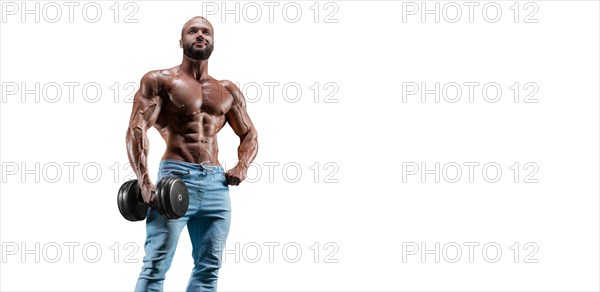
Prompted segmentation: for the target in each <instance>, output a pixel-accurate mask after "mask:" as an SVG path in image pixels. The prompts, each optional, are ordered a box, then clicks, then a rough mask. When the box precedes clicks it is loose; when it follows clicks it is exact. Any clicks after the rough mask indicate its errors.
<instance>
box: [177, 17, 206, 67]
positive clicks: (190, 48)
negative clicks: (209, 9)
mask: <svg viewBox="0 0 600 292" xmlns="http://www.w3.org/2000/svg"><path fill="white" fill-rule="evenodd" d="M179 45H180V46H181V47H182V48H183V53H184V54H185V55H186V56H188V57H190V58H192V59H194V60H206V59H208V57H210V54H212V51H213V48H214V41H213V27H212V25H211V24H210V22H208V20H206V19H204V18H193V19H192V20H190V21H188V22H187V23H186V24H185V25H184V27H183V30H182V32H181V40H180V41H179Z"/></svg>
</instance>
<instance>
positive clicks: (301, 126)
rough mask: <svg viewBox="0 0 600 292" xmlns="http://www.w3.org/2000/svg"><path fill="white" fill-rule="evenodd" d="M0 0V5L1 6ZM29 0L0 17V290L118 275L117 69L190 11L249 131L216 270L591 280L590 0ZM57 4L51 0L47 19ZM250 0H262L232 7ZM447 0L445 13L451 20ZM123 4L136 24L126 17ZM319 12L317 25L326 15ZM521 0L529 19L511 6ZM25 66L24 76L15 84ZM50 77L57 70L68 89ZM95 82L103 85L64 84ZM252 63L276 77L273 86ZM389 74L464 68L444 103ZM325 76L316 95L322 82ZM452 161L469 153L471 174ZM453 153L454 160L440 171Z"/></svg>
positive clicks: (594, 256)
mask: <svg viewBox="0 0 600 292" xmlns="http://www.w3.org/2000/svg"><path fill="white" fill-rule="evenodd" d="M6 3H7V2H6V1H4V2H3V4H2V5H3V6H2V8H3V11H4V12H6V10H4V9H12V7H15V6H10V7H8V6H6V5H12V4H6ZM12 3H16V5H17V6H16V7H18V8H19V9H21V7H20V6H19V5H20V3H21V2H12ZM39 3H40V10H39V17H40V19H39V21H36V20H35V15H34V14H30V15H25V17H26V18H25V19H24V21H23V20H22V19H21V15H22V11H21V10H19V11H17V12H16V13H15V14H14V15H13V14H12V13H8V15H4V14H3V15H2V17H3V18H2V22H1V23H0V25H1V30H0V36H1V47H0V49H1V55H0V57H1V61H0V63H1V72H0V73H1V74H0V75H1V79H2V80H1V81H2V90H3V92H2V103H1V131H0V132H1V160H2V188H1V191H2V193H1V197H0V198H1V202H0V208H1V211H0V216H1V218H0V219H1V221H0V222H1V223H0V224H1V225H0V231H1V233H0V239H1V241H2V262H1V266H0V277H1V280H0V283H1V284H0V290H11V291H13V290H14V291H18V290H22V291H25V290H26V291H35V290H44V291H48V290H60V291H84V290H96V291H98V290H102V291H127V290H133V288H134V286H135V282H136V279H137V276H138V274H139V271H140V268H141V259H142V257H143V250H142V249H141V248H142V246H143V242H144V236H145V230H144V223H143V222H136V223H131V222H128V221H126V220H125V219H123V218H122V217H121V215H120V214H119V212H118V209H117V205H116V194H117V190H118V188H119V186H120V184H121V183H123V182H124V181H126V180H128V179H130V178H131V177H130V174H131V170H130V169H129V168H127V163H128V161H127V156H126V150H125V130H126V128H127V123H128V119H129V115H130V111H131V103H130V102H128V101H126V99H127V94H129V93H131V92H133V89H132V88H133V87H125V86H126V85H127V84H128V82H134V83H135V84H137V83H138V82H139V80H140V78H141V76H142V75H143V74H144V73H146V72H147V71H150V70H154V69H161V68H170V67H173V66H176V65H178V64H179V62H181V55H182V53H181V49H180V48H179V46H178V40H179V36H180V35H179V34H180V29H181V26H182V25H183V24H184V23H185V21H187V20H188V19H189V18H191V17H193V16H196V15H202V14H205V15H207V17H208V18H209V20H211V22H212V23H213V25H214V28H215V51H214V53H213V55H212V57H211V61H210V67H209V73H210V74H211V75H212V76H214V77H215V78H217V79H229V80H232V81H234V82H237V83H239V84H240V88H242V89H243V91H244V89H245V91H244V93H245V94H246V97H247V99H248V100H249V101H248V103H247V108H248V112H249V114H250V116H251V118H252V120H253V122H254V124H255V126H256V128H257V130H258V133H259V145H260V149H259V154H258V156H257V158H256V160H255V162H256V164H255V165H254V166H253V168H252V169H251V171H250V173H249V178H250V179H252V180H253V181H254V182H245V183H243V184H242V185H240V186H239V187H231V197H232V205H233V217H232V220H233V221H232V227H231V231H230V234H229V238H228V244H227V247H228V250H229V251H228V252H229V253H228V254H227V255H226V256H225V263H224V264H223V268H222V269H221V272H220V280H219V289H220V290H222V291H242V290H244V291H274V290H277V291H299V290H319V291H341V290H348V291H359V290H369V291H372V290H380V291H391V290H426V291H448V290H462V291H469V290H473V291H485V290H518V291H526V290H536V291H540V290H543V291H566V290H571V291H573V290H578V291H579V290H581V291H597V290H599V289H600V286H599V285H600V284H599V278H598V275H599V274H600V271H599V253H598V250H599V249H598V247H599V241H598V239H599V229H600V228H599V215H598V214H599V210H598V208H599V200H598V198H599V196H598V194H599V189H598V178H599V168H598V161H599V157H598V149H599V144H598V141H599V133H600V131H599V129H598V126H599V119H598V110H599V103H598V101H599V98H598V97H599V92H598V89H599V85H598V80H599V74H598V72H599V71H598V69H599V67H598V66H599V59H598V57H599V35H600V33H599V21H598V18H599V17H598V16H599V5H598V2H596V1H572V2H567V1H541V2H533V3H532V4H530V5H529V6H527V9H526V6H525V2H521V3H520V4H519V11H520V14H519V16H518V18H517V19H516V20H517V22H515V19H514V16H515V14H514V13H515V8H516V6H513V5H514V3H515V2H513V1H502V2H500V1H498V2H495V3H493V4H495V5H497V6H494V7H500V11H501V13H502V14H501V17H500V19H499V21H497V22H492V21H491V20H490V18H494V17H495V15H494V10H493V9H492V8H490V9H492V10H489V11H488V13H489V15H488V16H489V17H488V18H487V19H486V18H484V17H483V16H482V7H483V6H484V5H485V4H486V3H488V2H477V3H478V4H479V5H478V6H473V7H474V14H473V19H472V22H471V21H469V14H468V13H469V10H468V6H466V5H469V4H466V5H465V3H464V2H456V5H454V4H450V6H444V5H448V2H438V3H439V4H440V13H442V14H440V19H439V21H438V22H436V20H435V19H434V17H435V16H434V15H425V17H426V18H425V20H424V21H422V20H421V18H420V17H421V14H420V11H419V12H418V13H417V14H415V15H405V16H406V18H405V19H404V20H405V21H404V22H403V19H402V16H403V12H407V10H406V9H408V8H410V7H418V8H420V7H419V5H420V4H421V2H410V3H408V4H407V3H405V4H404V6H403V4H402V3H401V2H369V3H367V2H350V1H348V2H334V3H333V4H331V5H329V6H327V7H326V6H324V3H323V2H322V3H320V5H319V6H318V9H319V11H320V14H319V16H318V18H317V21H316V22H315V19H314V18H313V17H314V16H315V14H314V13H315V8H317V7H316V6H313V5H314V3H315V2H313V1H309V2H297V4H298V7H300V9H301V11H302V17H301V19H300V21H298V22H295V23H293V22H291V21H290V20H289V19H285V18H284V17H283V16H282V7H283V5H284V3H281V4H280V5H279V6H275V7H274V14H273V21H272V22H270V21H269V14H268V13H269V10H268V7H267V6H265V5H264V3H262V2H255V3H257V5H256V6H244V5H248V3H247V2H239V5H240V6H239V7H240V8H239V10H238V13H240V16H239V20H238V21H236V20H235V19H234V16H235V15H223V13H222V11H217V12H216V13H213V14H212V15H208V14H206V13H205V12H206V10H205V9H206V8H207V7H208V6H207V4H204V5H203V4H202V3H203V2H200V1H193V2H192V1H190V2H169V3H167V2H132V3H133V4H132V5H131V6H127V7H125V6H124V3H121V4H120V6H119V7H118V9H119V11H120V14H119V15H118V17H117V19H116V20H117V21H116V22H115V19H114V18H113V17H115V14H114V12H115V10H114V9H115V8H116V6H112V5H114V2H113V1H110V2H97V3H98V4H97V5H98V7H100V9H101V11H102V15H101V18H100V20H99V21H97V22H95V23H92V22H91V21H90V20H89V19H88V20H86V19H85V18H84V17H83V16H82V7H83V6H84V5H85V2H81V3H78V4H79V5H78V6H73V7H74V14H73V21H72V23H71V22H70V21H69V18H68V13H69V11H68V7H67V6H65V5H64V3H62V2H56V3H57V6H44V5H48V4H47V2H39ZM211 3H212V4H208V5H215V6H211V7H218V8H219V9H220V6H219V5H221V2H211ZM435 3H436V2H427V5H428V6H427V7H426V8H428V9H433V8H434V7H435V6H434V5H435ZM412 4H415V5H416V6H410V5H412ZM28 5H29V6H27V7H26V8H29V9H33V8H34V4H33V3H28ZM50 5H54V4H50ZM227 5H228V6H227V7H226V8H228V9H235V6H234V5H235V4H233V3H228V4H227ZM250 5H253V4H250ZM453 5H454V6H453ZM409 6H410V7H409ZM44 7H46V10H44ZM56 7H60V9H62V11H61V13H62V16H61V18H60V19H59V20H58V21H57V22H56V23H50V22H49V21H48V20H50V21H52V19H54V18H56V12H55V11H56V9H55V8H56ZM111 7H112V9H113V10H111ZM244 7H246V10H243V8H244ZM255 7H260V8H261V13H262V17H261V19H260V20H259V21H258V22H257V23H252V22H251V21H252V18H254V16H255V15H254V13H255V11H256V10H255V9H254V8H255ZM311 7H312V10H311ZM444 7H446V10H443V9H444ZM456 7H460V8H461V13H462V16H461V18H460V20H458V21H457V22H456V23H452V22H451V21H452V19H453V18H454V16H455V13H456V12H455V11H456V9H455V8H456ZM511 7H512V10H511ZM134 8H135V9H136V10H134ZM220 10H221V9H220ZM10 11H12V10H10ZM87 12H88V13H89V14H88V16H89V17H91V18H93V17H94V10H89V11H87ZM44 13H46V14H44ZM129 13H133V14H132V17H131V19H135V20H137V21H138V22H137V23H126V22H125V17H126V16H127V15H128V14H129ZM288 13H289V15H288V16H289V17H291V18H293V17H294V16H295V15H294V13H293V10H288ZM330 13H332V15H331V16H332V17H331V18H330V19H329V20H337V23H326V22H325V20H326V19H325V17H326V16H327V15H328V14H330ZM444 13H445V14H444ZM529 14H532V15H531V16H532V17H530V18H529V21H532V20H537V23H525V22H524V21H525V20H526V19H525V18H526V16H527V15H529ZM222 16H223V17H225V19H224V20H223V19H221V17H222ZM44 17H46V18H44ZM36 82H37V83H39V90H38V91H37V92H36V91H35V90H34V91H33V93H29V94H27V95H25V96H24V97H25V99H24V100H22V99H21V92H22V91H23V90H24V89H35V86H36V85H35V84H36ZM69 82H77V83H76V84H77V86H76V87H74V93H73V95H70V93H69V87H67V86H66V85H64V84H65V83H67V84H72V83H69ZM94 82H95V84H97V85H98V86H99V87H101V89H102V92H101V94H99V95H96V93H95V91H94V87H91V89H89V91H88V92H87V93H85V92H82V88H83V87H84V86H85V85H88V84H91V85H89V86H93V85H95V84H94ZM270 82H278V83H277V84H278V86H276V87H275V88H274V91H273V95H271V94H270V92H269V87H268V85H265V83H267V84H271V83H270ZM315 82H318V83H319V87H320V91H319V94H318V95H316V98H317V102H315V100H314V99H315V90H314V89H315V88H316V87H312V89H311V86H313V85H314V84H315ZM328 82H331V83H332V84H334V85H332V86H331V87H327V88H326V87H325V84H326V83H328ZM408 82H414V83H416V84H417V85H419V86H420V84H421V83H422V82H423V83H425V85H426V86H427V88H428V89H432V88H434V86H435V83H436V82H439V83H440V88H443V87H444V85H447V84H451V85H452V84H454V83H451V82H456V83H457V84H459V85H462V84H464V83H465V82H478V83H479V84H480V85H479V86H478V87H476V88H475V91H474V93H475V94H474V96H473V102H470V101H469V99H468V88H467V87H466V86H462V97H461V99H460V100H458V101H457V102H449V101H448V100H447V99H444V97H450V98H452V97H453V96H454V95H455V93H452V94H450V93H448V94H447V95H442V93H440V95H439V96H438V97H440V101H439V102H436V101H435V96H434V95H433V94H430V95H427V96H425V97H426V100H425V102H421V100H420V92H418V93H417V94H415V95H406V92H405V91H403V84H408ZM515 82H518V83H519V86H520V88H521V91H520V95H519V97H520V99H519V100H518V102H517V103H515V102H514V100H513V98H514V93H515V91H514V90H513V89H514V87H513V89H511V88H510V87H511V86H513V84H514V83H515ZM528 82H531V83H532V84H533V85H532V86H537V89H538V91H537V92H536V93H535V95H534V96H533V99H536V100H537V101H538V102H537V103H524V102H523V98H524V96H525V95H527V94H528V93H531V92H532V90H533V89H532V88H533V87H529V88H524V85H525V84H526V83H528ZM115 83H117V87H119V88H120V92H119V93H118V94H117V93H116V91H115V89H116V87H113V86H114V84H115ZM488 83H495V84H498V85H499V86H500V87H501V88H502V94H501V96H500V99H499V100H498V101H497V102H489V101H486V100H485V99H484V96H483V95H482V92H481V89H482V87H483V85H485V84H488ZM56 84H58V87H59V88H61V93H60V94H58V93H57V91H56V86H54V85H56ZM256 84H259V85H260V88H261V93H260V94H259V93H257V91H256V87H252V86H253V85H256ZM286 84H291V85H288V87H289V86H294V85H295V84H297V85H298V86H300V87H301V88H302V93H301V95H298V97H296V94H295V91H294V87H290V88H291V89H289V88H288V87H286V88H288V89H289V90H288V91H287V92H284V91H282V89H283V87H284V85H286ZM15 86H16V87H15ZM335 86H337V89H338V90H337V91H336V92H335V93H334V91H333V88H334V87H335ZM44 88H46V91H44V90H43V89H44ZM86 88H87V87H86ZM111 88H112V89H111ZM448 88H450V87H448ZM421 89H422V88H421ZM450 89H452V88H450ZM330 93H331V94H333V95H332V96H331V97H330V98H329V100H328V101H332V102H330V103H326V102H324V98H325V96H326V95H327V94H330ZM488 93H489V94H488V96H487V97H488V98H489V97H490V96H491V97H492V98H493V97H494V96H495V95H494V94H493V89H491V90H490V91H489V92H488ZM403 97H405V100H403ZM295 98H297V99H298V100H296V102H292V101H295V100H294V99H295ZM36 99H39V101H36ZM86 99H87V100H86ZM115 99H116V102H115ZM250 100H251V101H250ZM93 101H94V102H93ZM150 145H151V146H150V149H151V150H150V166H151V168H152V169H153V170H152V171H151V175H152V176H153V177H156V171H157V166H158V162H159V160H160V157H161V155H162V152H163V151H164V143H163V141H162V139H160V137H159V135H158V134H157V132H156V131H155V130H152V131H150ZM219 145H220V159H221V161H222V162H223V163H225V165H226V166H228V167H230V166H232V165H233V164H234V163H235V162H236V159H237V152H236V147H237V145H238V138H237V137H236V136H235V135H234V134H233V131H231V130H230V129H229V128H225V129H224V130H223V131H222V132H221V133H220V134H219ZM468 162H473V163H478V166H476V167H475V168H474V170H475V171H474V173H473V182H471V181H470V180H469V173H468V171H469V169H468V167H467V166H465V164H464V163H468ZM36 163H37V164H36ZM316 163H317V164H316ZM327 163H329V164H327ZM421 163H425V165H424V166H425V167H426V168H427V169H430V170H435V167H436V166H435V165H436V163H439V168H438V169H437V170H438V173H440V179H439V183H438V182H436V181H435V175H434V174H428V175H426V176H425V177H424V180H422V178H421V173H422V172H418V173H416V174H415V175H408V174H407V170H409V169H408V168H407V165H418V166H419V167H420V168H421ZM494 163H495V164H494ZM515 163H519V168H520V171H519V175H518V177H517V178H516V180H517V182H515V177H514V174H515V168H514V167H513V168H512V169H511V166H513V165H514V164H515ZM526 163H531V164H530V165H531V167H530V168H527V169H526V168H524V165H525V164H526ZM273 164H277V165H276V166H275V167H274V168H273V169H270V168H269V167H268V165H273ZM486 164H490V165H497V166H499V167H500V169H501V171H502V174H501V176H499V177H498V178H497V179H498V181H497V182H495V183H492V182H488V181H486V179H488V180H490V179H494V178H495V177H496V175H495V173H494V168H491V169H488V170H489V172H488V174H487V176H484V175H483V174H482V168H483V166H484V165H486ZM69 165H73V167H72V169H70V168H69ZM286 165H287V166H288V168H285V169H286V170H287V173H286V172H283V170H284V166H286ZM326 165H327V166H328V167H326ZM456 165H459V166H461V170H462V176H461V177H460V178H459V179H458V182H456V183H452V182H450V181H452V180H453V179H454V178H455V177H456V167H454V166H456ZM85 166H87V167H85ZM403 166H404V167H403ZM444 166H446V168H444ZM84 169H85V170H87V172H84V171H83V170H84ZM98 169H99V170H100V171H101V173H100V174H98V173H96V171H97V170H98ZM297 169H299V170H300V171H301V175H300V176H297V175H296V174H297V173H296V171H297ZM317 169H318V172H317ZM70 170H72V172H70ZM444 170H446V172H444ZM534 171H535V173H534V174H533V176H531V177H529V178H528V179H527V178H526V176H527V175H528V174H532V172H534ZM432 172H433V171H432ZM403 175H405V179H404V180H403ZM536 180H537V183H536V182H533V183H526V182H525V181H536ZM293 181H295V182H293ZM128 243H129V245H127V244H128ZM315 243H317V244H318V245H315ZM328 243H329V244H328ZM471 243H472V244H473V246H474V252H473V256H472V261H471V260H470V259H469V248H468V244H471ZM515 243H518V247H517V246H516V245H515ZM528 243H529V244H528ZM236 244H237V245H236ZM326 244H328V245H326ZM422 244H423V245H422ZM436 244H439V247H438V249H437V251H435V249H436ZM486 244H487V245H488V247H489V246H492V248H490V249H488V250H487V251H488V253H487V254H485V253H483V252H482V251H483V246H485V245H486ZM526 244H528V245H526ZM268 245H273V246H274V252H273V255H272V258H269V247H268ZM69 246H71V247H72V251H73V253H72V254H70V249H69ZM236 246H237V247H236ZM284 246H288V247H291V248H288V249H287V253H285V252H284V250H283V247H284ZM415 246H417V247H419V250H418V251H415V253H414V254H413V255H411V254H409V253H408V251H409V249H407V248H410V247H415ZM457 246H458V247H460V248H461V252H462V254H461V255H460V256H457V255H456V247H457ZM84 247H88V248H87V249H85V250H84ZM257 247H260V248H261V249H260V252H261V254H260V255H258V254H257ZM298 247H299V248H300V249H301V252H302V253H301V254H300V255H298V254H296V253H295V251H296V250H295V249H294V248H298ZM311 247H312V248H311ZM403 247H404V248H405V249H403ZM422 247H424V248H426V249H429V250H434V251H431V252H430V254H424V253H423V251H422ZM444 247H446V248H444ZM494 247H500V251H501V252H502V253H501V254H495V249H494ZM511 247H512V249H511ZM526 247H527V248H526ZM97 248H99V249H100V251H101V254H97V253H96V251H97ZM136 248H137V249H136ZM27 250H29V251H27ZM516 250H518V251H519V253H518V255H517V257H516V258H515V255H516V253H515V251H516ZM57 251H59V252H60V254H57ZM317 251H318V253H317ZM190 253H191V245H190V242H189V237H188V236H187V231H185V230H184V231H183V234H182V237H181V239H180V242H179V247H178V249H177V253H176V256H175V259H174V261H173V266H172V268H171V270H170V271H169V273H168V274H167V280H166V281H165V285H164V287H165V290H169V291H181V290H184V289H185V287H186V284H187V280H188V277H189V273H190V272H191V268H192V260H191V257H190ZM436 253H437V254H438V255H439V262H436V258H435V254H436ZM128 255H130V256H131V258H130V259H128V258H127V257H126V256H128ZM421 255H424V257H425V258H424V260H422V259H421ZM236 256H237V259H236ZM403 256H404V261H403ZM527 256H530V257H529V258H528V257H527ZM496 260H497V262H495V263H493V262H492V261H496ZM129 261H137V263H135V262H134V263H130V262H129ZM294 261H296V262H294ZM453 261H457V262H456V263H452V262H453ZM515 261H516V262H515ZM536 261H537V263H535V262H536Z"/></svg>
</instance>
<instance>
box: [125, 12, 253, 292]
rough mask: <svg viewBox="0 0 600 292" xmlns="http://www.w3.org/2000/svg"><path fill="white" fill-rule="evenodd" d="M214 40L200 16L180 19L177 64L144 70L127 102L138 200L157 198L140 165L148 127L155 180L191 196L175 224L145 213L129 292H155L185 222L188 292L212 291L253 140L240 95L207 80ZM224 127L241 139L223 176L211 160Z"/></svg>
mask: <svg viewBox="0 0 600 292" xmlns="http://www.w3.org/2000/svg"><path fill="white" fill-rule="evenodd" d="M213 37H214V31H213V27H212V25H211V24H210V22H208V20H206V19H205V18H203V17H194V18H192V19H190V20H189V21H188V22H186V23H185V25H184V26H183V29H182V31H181V40H180V41H179V46H180V47H181V48H182V49H183V61H182V63H181V65H179V66H176V67H173V68H171V69H166V70H156V71H151V72H148V73H146V74H145V75H144V77H143V78H142V80H141V84H140V89H139V91H138V92H137V93H136V94H135V97H134V102H133V109H132V113H131V120H130V122H129V129H128V131H127V137H126V142H127V153H128V157H129V161H130V163H131V166H132V167H133V169H134V172H135V174H136V176H137V179H138V184H139V186H140V188H141V194H142V196H143V199H144V202H145V203H147V204H148V205H150V206H153V205H154V204H155V200H156V195H155V192H156V185H155V184H154V183H153V182H152V181H150V178H149V176H148V161H147V157H148V149H149V146H148V137H147V130H148V129H149V128H151V127H152V126H154V127H155V128H156V129H157V130H158V131H159V133H160V134H161V136H162V137H163V139H164V140H165V142H166V144H167V148H166V151H165V153H164V155H163V157H162V160H161V162H160V166H159V172H158V179H160V178H161V177H163V176H167V175H175V176H178V177H179V178H180V179H182V180H183V181H184V182H185V184H186V186H187V188H188V190H189V194H190V198H189V208H188V211H187V213H186V214H185V216H183V217H182V218H180V219H177V220H169V219H167V218H165V217H164V216H161V215H160V214H159V212H158V211H157V210H156V209H155V208H149V209H148V214H147V218H146V236H147V237H146V241H145V244H144V249H145V256H144V264H143V267H142V271H141V273H140V276H139V279H138V281H137V284H136V287H135V291H162V288H163V282H164V279H165V274H166V272H167V270H168V269H169V267H170V265H171V261H172V260H173V255H174V253H175V249H176V248H177V242H178V240H179V235H180V234H181V231H182V229H183V227H184V226H186V225H187V229H188V231H189V235H190V239H191V241H192V248H193V251H192V257H193V259H194V268H193V270H192V274H191V276H190V280H189V283H188V286H187V291H216V287H217V278H218V272H219V268H220V266H221V255H222V250H223V247H224V244H225V241H226V239H227V235H228V233H229V225H230V214H231V207H230V200H229V185H239V184H240V182H242V181H243V180H244V179H245V178H246V172H247V170H248V166H249V165H250V163H251V162H252V160H254V158H255V157H256V153H257V150H258V142H257V133H256V130H255V129H254V126H253V124H252V121H251V120H250V117H249V116H248V113H247V112H246V103H245V100H244V97H243V95H242V93H241V92H240V90H239V89H238V88H237V87H236V86H235V85H234V84H233V83H232V82H230V81H226V80H223V81H219V80H215V79H214V78H212V77H210V76H209V75H208V58H209V57H210V54H211V53H212V51H213V45H214V38H213ZM225 123H229V125H230V126H231V127H232V128H233V131H234V132H235V133H236V134H237V135H238V136H239V137H240V145H239V147H238V158H239V161H238V163H237V164H236V166H235V167H234V168H232V169H230V170H228V171H227V172H224V170H223V168H222V167H221V166H220V163H219V160H218V158H217V155H218V150H219V149H218V145H217V133H218V132H219V130H221V129H222V128H223V127H224V126H225Z"/></svg>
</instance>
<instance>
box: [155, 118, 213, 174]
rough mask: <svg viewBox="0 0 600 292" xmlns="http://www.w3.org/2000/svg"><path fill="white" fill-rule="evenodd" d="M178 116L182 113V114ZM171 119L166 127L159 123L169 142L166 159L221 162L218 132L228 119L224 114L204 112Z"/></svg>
mask: <svg viewBox="0 0 600 292" xmlns="http://www.w3.org/2000/svg"><path fill="white" fill-rule="evenodd" d="M177 116H178V117H182V116H181V114H177ZM167 120H168V122H167V125H166V127H162V128H158V127H159V125H157V128H158V129H159V132H160V133H161V135H162V137H163V139H164V140H165V143H166V144H167V148H166V150H165V153H164V155H163V157H162V159H163V160H179V161H185V162H191V163H203V162H204V163H209V165H220V163H219V159H218V153H219V147H218V145H217V136H216V135H217V132H218V131H219V130H220V129H221V128H222V127H223V125H224V123H225V118H224V117H220V118H219V117H215V116H212V115H209V114H207V113H202V112H201V113H194V114H193V115H189V114H188V115H185V117H182V118H180V119H178V118H177V117H172V118H171V119H167Z"/></svg>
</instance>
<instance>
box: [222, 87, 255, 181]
mask: <svg viewBox="0 0 600 292" xmlns="http://www.w3.org/2000/svg"><path fill="white" fill-rule="evenodd" d="M224 86H225V88H226V89H227V90H228V91H229V93H230V94H231V96H232V97H233V104H232V105H231V108H230V109H229V111H228V112H227V113H226V114H225V118H226V120H227V122H228V123H229V125H230V126H231V128H233V131H234V132H235V134H236V135H238V137H240V146H239V147H238V160H239V161H238V163H237V165H236V166H235V167H234V168H232V169H230V170H228V171H227V172H226V173H225V178H227V183H228V184H230V185H234V186H237V185H239V184H240V183H241V182H242V181H243V180H244V179H246V173H247V171H248V167H249V166H250V163H251V162H252V161H253V160H254V158H255V157H256V154H257V153H258V135H257V133H256V129H255V128H254V125H253V124H252V121H251V120H250V116H249V115H248V112H247V111H246V100H245V99H244V96H243V95H242V92H241V91H240V90H239V88H237V86H235V84H233V83H232V82H230V81H224Z"/></svg>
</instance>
